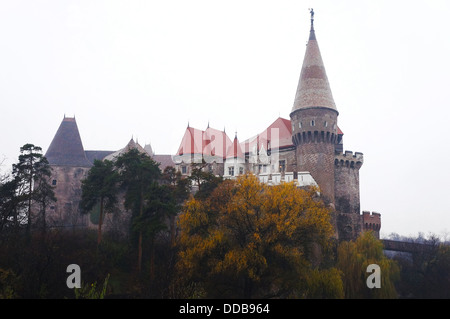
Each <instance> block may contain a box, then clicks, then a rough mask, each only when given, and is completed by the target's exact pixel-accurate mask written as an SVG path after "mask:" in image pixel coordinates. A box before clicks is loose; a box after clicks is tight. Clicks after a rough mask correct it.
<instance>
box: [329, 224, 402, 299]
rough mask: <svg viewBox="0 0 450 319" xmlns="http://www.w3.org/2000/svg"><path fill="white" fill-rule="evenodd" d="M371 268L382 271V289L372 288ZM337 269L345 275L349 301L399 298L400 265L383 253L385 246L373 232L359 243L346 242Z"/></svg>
mask: <svg viewBox="0 0 450 319" xmlns="http://www.w3.org/2000/svg"><path fill="white" fill-rule="evenodd" d="M369 265H377V266H379V268H380V287H379V288H377V287H372V288H371V287H369V286H368V285H367V278H368V277H369V276H370V275H371V274H372V272H371V271H369V272H368V266H369ZM337 267H338V268H339V270H340V271H341V272H342V278H343V283H344V292H345V298H350V299H356V298H377V299H388V298H397V292H396V289H395V286H394V283H395V281H396V280H398V279H399V276H400V269H399V267H398V265H397V263H396V262H395V261H394V260H392V259H389V258H387V257H386V256H385V255H384V254H383V244H382V242H381V241H380V240H378V239H376V238H375V236H374V235H373V233H372V232H364V233H362V234H361V235H360V236H359V237H358V238H357V239H356V241H346V242H342V243H340V244H339V246H338V252H337Z"/></svg>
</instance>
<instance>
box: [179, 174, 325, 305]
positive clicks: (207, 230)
mask: <svg viewBox="0 0 450 319" xmlns="http://www.w3.org/2000/svg"><path fill="white" fill-rule="evenodd" d="M179 226H180V230H181V236H180V242H179V244H180V258H179V264H178V266H179V271H181V272H182V273H183V274H184V275H185V276H186V277H187V278H190V279H191V280H193V281H194V282H200V283H202V284H203V287H204V289H205V293H206V297H219V296H220V297H227V296H228V297H244V298H252V297H260V298H265V297H295V296H302V294H303V293H304V292H305V285H306V284H307V280H306V274H307V270H308V269H310V268H311V267H312V263H311V261H312V260H313V259H314V246H315V245H318V246H319V247H321V248H323V252H325V251H327V249H328V248H329V247H328V244H329V243H330V239H331V236H332V226H331V224H330V212H329V211H328V210H327V209H326V208H325V207H324V205H323V203H322V202H320V201H319V200H317V198H315V191H314V190H312V191H306V190H301V189H298V188H296V187H295V186H294V185H293V184H292V183H286V184H281V185H278V186H272V187H268V186H267V185H265V184H263V183H260V182H259V180H258V179H257V178H256V177H255V176H254V175H245V176H241V177H239V178H238V179H237V181H236V182H233V181H224V182H223V183H221V184H220V185H219V186H218V187H217V188H216V189H215V190H214V191H213V192H212V194H211V196H210V197H209V198H208V199H207V200H204V201H201V200H198V199H195V198H192V199H191V200H189V201H188V202H187V203H186V206H185V209H184V211H183V214H181V215H180V217H179Z"/></svg>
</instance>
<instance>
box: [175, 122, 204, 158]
mask: <svg viewBox="0 0 450 319" xmlns="http://www.w3.org/2000/svg"><path fill="white" fill-rule="evenodd" d="M202 152H203V131H201V130H198V129H196V128H193V127H190V126H188V127H187V128H186V131H185V132H184V135H183V139H182V140H181V144H180V147H179V148H178V151H177V155H183V154H202Z"/></svg>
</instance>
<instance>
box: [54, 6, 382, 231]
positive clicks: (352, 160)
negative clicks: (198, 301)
mask: <svg viewBox="0 0 450 319" xmlns="http://www.w3.org/2000/svg"><path fill="white" fill-rule="evenodd" d="M338 116H339V112H338V109H337V107H336V104H335V102H334V99H333V95H332V92H331V88H330V84H329V82H328V78H327V75H326V71H325V67H324V63H323V61H322V57H321V54H320V50H319V45H318V41H317V38H316V34H315V30H314V15H313V12H312V11H311V29H310V33H309V39H308V43H307V47H306V52H305V56H304V60H303V65H302V69H301V73H300V79H299V82H298V87H297V91H296V94H295V99H294V103H293V107H292V109H291V113H290V119H284V118H281V117H280V118H278V119H276V120H275V121H274V122H273V123H272V124H271V125H269V126H268V127H267V129H265V130H264V131H263V132H260V133H259V134H257V135H256V136H254V137H252V138H249V139H247V140H245V141H243V142H239V140H238V137H237V134H236V135H235V136H234V139H233V140H231V139H230V138H229V137H228V136H227V134H226V133H225V131H221V130H217V129H214V128H211V127H209V125H208V127H207V128H206V129H205V130H200V129H196V128H193V127H190V126H189V125H188V126H187V128H186V130H185V133H184V136H183V137H182V139H181V143H180V146H179V148H178V150H177V152H176V154H175V155H156V154H154V153H153V152H152V149H151V147H150V145H146V146H144V147H142V146H141V145H139V143H137V142H135V141H134V140H133V139H131V140H130V142H129V143H128V144H127V145H126V146H125V147H124V148H123V149H121V150H119V151H88V150H86V151H85V150H84V148H83V145H82V141H81V138H80V134H79V132H78V127H77V124H76V121H75V118H67V117H64V119H63V121H62V123H61V125H60V127H59V129H58V131H57V132H56V135H55V137H54V138H53V141H52V142H51V144H50V146H49V148H48V150H47V152H46V154H45V156H46V157H47V159H48V161H49V163H50V165H51V166H52V168H53V176H52V184H53V185H54V186H55V193H56V196H57V198H58V201H57V202H56V203H55V204H54V205H53V206H51V207H50V212H48V213H47V216H48V218H49V222H48V224H49V225H56V226H57V225H59V226H64V227H67V226H68V225H70V226H73V227H78V226H79V227H89V226H92V225H93V221H92V220H89V216H87V215H84V216H83V215H80V214H79V211H78V203H79V200H80V198H81V180H82V179H83V178H84V177H85V176H86V174H87V172H88V170H89V168H90V167H91V166H92V165H93V161H94V160H95V159H99V160H103V159H111V160H113V159H114V157H116V156H117V155H120V154H121V153H122V152H124V151H126V150H128V149H130V148H137V149H138V150H140V151H141V152H145V153H146V154H148V156H151V157H152V158H153V159H154V160H155V161H156V162H159V163H160V168H161V169H164V168H165V167H167V166H173V167H175V168H176V169H177V170H178V171H180V172H181V174H182V175H184V176H188V175H189V174H190V172H191V169H192V166H191V164H192V163H204V164H205V165H204V168H203V169H204V170H208V171H210V172H212V173H213V174H215V175H219V176H223V177H224V178H229V179H233V178H236V176H238V175H242V174H245V173H253V174H255V175H257V176H258V177H259V179H260V180H261V181H262V182H264V183H268V184H269V185H276V184H278V183H281V182H283V181H287V182H290V181H292V182H294V183H296V185H297V186H298V187H304V186H309V185H316V186H319V189H320V193H321V196H322V198H324V200H325V202H326V203H327V205H329V206H330V207H331V208H332V210H333V212H334V214H333V215H334V221H333V222H334V226H335V236H336V237H337V238H339V239H340V240H349V239H354V238H356V237H357V236H358V234H359V233H361V232H362V231H365V230H372V231H374V233H375V234H376V236H377V237H379V230H380V227H381V216H380V214H379V213H375V212H373V213H370V212H362V214H361V212H360V194H359V170H360V168H361V166H362V165H363V162H364V157H363V154H362V153H360V152H355V153H353V152H350V151H345V152H344V148H343V135H344V134H343V132H342V131H341V129H340V128H339V127H338Z"/></svg>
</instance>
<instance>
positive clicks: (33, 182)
mask: <svg viewBox="0 0 450 319" xmlns="http://www.w3.org/2000/svg"><path fill="white" fill-rule="evenodd" d="M12 174H13V177H14V181H15V182H14V183H15V186H16V190H15V193H16V196H17V200H18V202H17V203H16V205H17V206H16V207H17V208H19V207H24V211H23V214H24V215H25V220H26V229H27V234H28V236H29V235H30V229H31V224H32V217H33V216H34V215H36V216H37V215H38V214H37V213H33V212H32V209H33V206H32V203H33V201H36V202H37V203H39V204H40V207H41V209H40V213H41V215H42V216H41V222H42V223H43V226H42V227H43V229H44V230H45V211H46V206H47V205H48V204H49V203H50V202H54V201H56V198H55V194H54V192H53V187H52V186H51V185H50V183H49V178H50V176H51V168H50V165H49V163H48V161H47V159H46V158H45V157H44V156H43V155H42V148H41V147H39V146H35V145H33V144H29V143H28V144H25V145H24V146H22V147H21V148H20V155H19V161H18V163H16V164H13V171H12ZM15 213H16V214H18V210H17V209H16V211H15ZM15 219H16V220H17V217H15Z"/></svg>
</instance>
